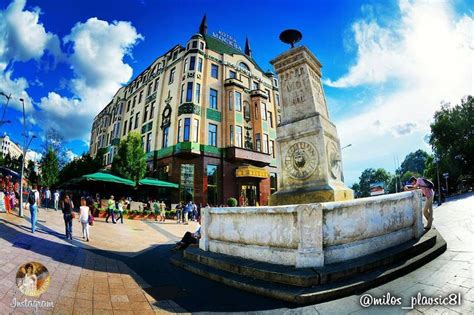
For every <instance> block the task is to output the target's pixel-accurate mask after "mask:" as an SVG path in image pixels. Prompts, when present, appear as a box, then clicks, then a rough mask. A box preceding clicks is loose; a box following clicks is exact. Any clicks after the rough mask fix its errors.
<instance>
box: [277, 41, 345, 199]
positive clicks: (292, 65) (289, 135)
mask: <svg viewBox="0 0 474 315" xmlns="http://www.w3.org/2000/svg"><path fill="white" fill-rule="evenodd" d="M271 63H272V64H273V66H274V67H275V70H276V72H277V74H278V76H279V78H280V86H281V93H280V95H281V99H282V106H281V107H282V115H281V117H282V119H281V123H280V125H279V126H278V127H277V142H278V146H279V150H280V159H281V160H280V162H281V176H280V183H279V184H280V187H279V190H278V191H277V192H276V193H275V194H273V195H272V196H271V197H270V201H269V203H270V205H285V204H300V203H314V202H326V201H341V200H350V199H353V198H354V194H353V191H352V190H351V189H349V188H348V187H346V186H345V185H344V182H343V180H344V177H343V174H342V161H341V146H340V143H339V138H338V136H337V130H336V126H335V125H334V124H333V123H331V122H330V121H329V114H328V109H327V105H326V100H325V97H324V91H323V88H322V84H321V67H322V66H321V63H320V62H319V61H318V60H317V59H316V57H315V56H314V55H313V54H312V53H311V52H310V51H309V50H308V49H307V48H306V47H304V46H301V47H295V48H291V49H290V50H288V51H287V52H285V53H283V54H281V55H280V56H278V57H277V58H275V59H274V60H272V61H271Z"/></svg>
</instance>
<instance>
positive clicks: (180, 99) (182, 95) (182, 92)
mask: <svg viewBox="0 0 474 315" xmlns="http://www.w3.org/2000/svg"><path fill="white" fill-rule="evenodd" d="M183 97H184V84H181V96H180V97H179V102H180V103H183Z"/></svg>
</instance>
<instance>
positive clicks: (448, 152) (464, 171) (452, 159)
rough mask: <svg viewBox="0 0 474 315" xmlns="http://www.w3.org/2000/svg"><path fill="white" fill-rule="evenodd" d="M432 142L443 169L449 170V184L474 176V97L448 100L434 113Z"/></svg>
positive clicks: (469, 180) (473, 177)
mask: <svg viewBox="0 0 474 315" xmlns="http://www.w3.org/2000/svg"><path fill="white" fill-rule="evenodd" d="M430 127H431V134H430V137H429V142H430V144H431V146H432V147H433V151H434V152H435V155H436V156H437V157H438V158H439V167H440V173H445V172H448V173H449V180H450V185H453V184H459V183H460V182H461V181H463V180H465V181H467V182H468V183H471V184H472V182H473V180H474V98H473V97H472V96H467V97H466V98H464V99H462V100H461V104H459V105H455V106H451V105H450V104H445V105H443V106H442V108H441V110H439V111H437V112H436V113H435V115H434V122H433V123H432V124H431V126H430Z"/></svg>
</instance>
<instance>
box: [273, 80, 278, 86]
mask: <svg viewBox="0 0 474 315" xmlns="http://www.w3.org/2000/svg"><path fill="white" fill-rule="evenodd" d="M273 84H274V85H275V86H276V87H278V80H277V79H273Z"/></svg>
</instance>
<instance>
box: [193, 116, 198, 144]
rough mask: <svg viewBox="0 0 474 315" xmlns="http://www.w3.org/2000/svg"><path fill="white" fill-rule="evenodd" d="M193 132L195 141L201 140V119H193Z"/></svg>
mask: <svg viewBox="0 0 474 315" xmlns="http://www.w3.org/2000/svg"><path fill="white" fill-rule="evenodd" d="M193 133H194V142H196V143H198V142H199V120H198V119H194V121H193Z"/></svg>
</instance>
